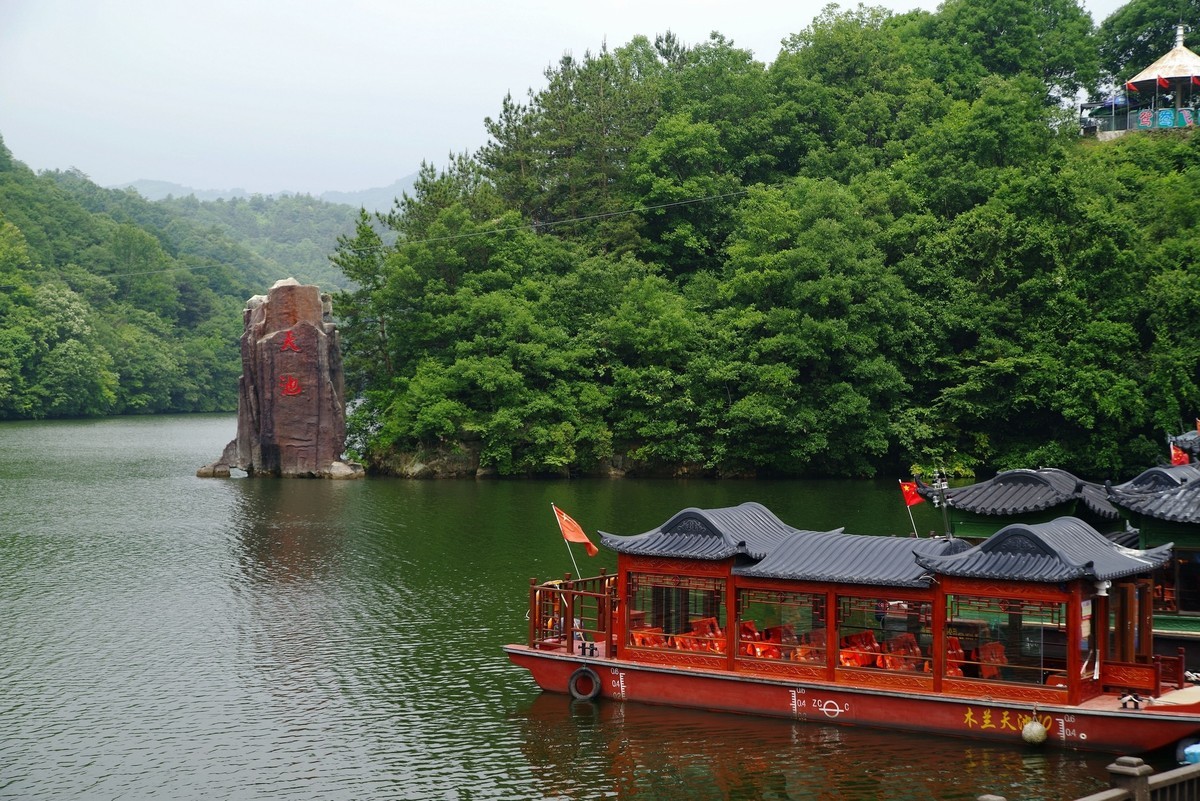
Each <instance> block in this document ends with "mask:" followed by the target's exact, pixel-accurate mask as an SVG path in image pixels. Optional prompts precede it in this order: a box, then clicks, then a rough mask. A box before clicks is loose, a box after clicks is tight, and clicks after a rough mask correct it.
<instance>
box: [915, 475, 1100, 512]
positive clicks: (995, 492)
mask: <svg viewBox="0 0 1200 801" xmlns="http://www.w3.org/2000/svg"><path fill="white" fill-rule="evenodd" d="M917 491H918V492H919V493H920V494H921V495H922V496H923V497H924V498H926V499H927V500H932V499H933V498H934V497H935V496H936V495H937V491H936V490H934V489H933V488H932V487H930V486H928V485H927V484H918V487H917ZM946 500H947V502H948V503H949V504H950V505H951V506H953V507H954V508H956V509H962V510H964V511H967V512H973V513H975V514H981V515H1016V514H1026V513H1029V512H1041V511H1045V510H1046V509H1053V508H1054V507H1056V506H1060V505H1063V504H1067V503H1071V502H1072V501H1076V500H1078V501H1082V503H1083V505H1084V506H1085V507H1086V508H1087V510H1088V511H1089V512H1091V513H1092V514H1094V515H1096V516H1098V517H1100V518H1102V519H1107V520H1115V519H1117V518H1118V517H1119V516H1120V514H1119V513H1118V512H1117V510H1116V508H1115V507H1114V506H1113V505H1112V504H1111V503H1110V502H1109V500H1108V494H1107V492H1106V490H1105V488H1104V487H1103V486H1102V485H1100V484H1094V483H1092V482H1090V481H1084V480H1082V479H1079V478H1076V477H1075V476H1073V475H1071V474H1070V473H1068V472H1067V471H1066V470H1059V469H1058V468H1056V467H1041V468H1038V469H1037V470H1006V471H1004V472H1003V473H999V474H997V475H996V476H995V478H991V479H988V480H987V481H981V482H979V483H978V484H970V485H968V486H965V487H952V488H950V489H948V490H946Z"/></svg>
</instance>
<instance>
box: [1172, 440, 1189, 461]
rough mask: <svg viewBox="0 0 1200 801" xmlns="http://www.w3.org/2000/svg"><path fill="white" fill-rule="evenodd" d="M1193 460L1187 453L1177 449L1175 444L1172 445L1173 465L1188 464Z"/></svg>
mask: <svg viewBox="0 0 1200 801" xmlns="http://www.w3.org/2000/svg"><path fill="white" fill-rule="evenodd" d="M1190 461H1191V459H1189V458H1188V455H1187V453H1186V452H1185V451H1183V450H1181V449H1180V448H1178V447H1176V445H1175V443H1173V442H1172V443H1171V464H1187V463H1188V462H1190Z"/></svg>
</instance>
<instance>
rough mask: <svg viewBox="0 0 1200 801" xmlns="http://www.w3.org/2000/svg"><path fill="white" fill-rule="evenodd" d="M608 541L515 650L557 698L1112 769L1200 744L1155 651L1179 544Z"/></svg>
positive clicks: (540, 607)
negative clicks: (846, 730)
mask: <svg viewBox="0 0 1200 801" xmlns="http://www.w3.org/2000/svg"><path fill="white" fill-rule="evenodd" d="M564 533H565V530H564ZM600 539H601V542H602V544H603V545H604V546H605V547H607V548H609V549H611V550H613V551H615V552H616V553H617V572H616V575H610V574H607V573H606V572H605V571H600V575H599V576H596V577H593V578H585V579H575V578H572V577H571V576H570V575H568V576H567V577H566V578H564V579H562V580H556V581H550V582H539V581H538V580H537V579H531V580H530V587H529V631H528V639H527V641H526V642H524V643H520V644H513V645H507V646H505V648H504V650H505V651H506V652H507V654H508V657H509V659H510V660H511V661H512V662H513V663H515V664H516V665H518V666H520V667H522V668H525V669H528V670H529V672H530V674H531V675H532V678H533V680H534V682H536V683H537V685H538V686H539V687H541V688H542V689H543V690H546V691H551V692H559V693H569V694H570V695H571V696H572V697H574V698H576V699H595V698H604V699H614V700H621V701H636V702H644V703H650V704H669V705H675V706H681V707H694V708H702V709H708V710H716V711H727V712H738V713H747V714H755V715H770V716H776V717H783V718H790V719H795V720H802V721H803V720H816V721H822V722H831V723H838V724H848V725H858V726H873V727H880V728H886V729H907V730H914V731H922V732H932V733H939V734H946V735H960V736H966V737H972V738H984V739H991V740H1002V741H1004V740H1006V741H1012V742H1017V743H1020V742H1022V741H1026V742H1039V741H1044V742H1046V743H1051V744H1055V745H1059V746H1063V747H1066V748H1075V749H1084V750H1094V751H1103V752H1109V753H1124V754H1135V753H1143V752H1147V751H1152V750H1156V749H1159V748H1165V747H1176V748H1178V749H1179V750H1180V751H1182V749H1183V748H1184V747H1187V746H1190V745H1192V744H1194V743H1195V742H1196V741H1197V739H1198V738H1200V687H1197V686H1192V684H1191V683H1190V681H1188V674H1186V673H1185V669H1184V658H1183V655H1182V653H1180V654H1178V655H1175V656H1162V655H1156V654H1155V653H1154V650H1153V631H1152V626H1151V611H1152V606H1153V601H1152V599H1153V597H1154V587H1153V576H1154V571H1155V569H1156V568H1159V567H1160V566H1162V565H1163V564H1165V563H1167V562H1168V561H1169V560H1170V558H1171V549H1170V546H1167V545H1164V546H1161V547H1157V548H1153V549H1148V550H1135V549H1130V548H1127V547H1123V546H1120V545H1118V544H1116V543H1114V542H1112V541H1111V540H1108V539H1106V538H1105V537H1104V536H1103V535H1101V534H1099V533H1098V532H1097V531H1096V530H1095V529H1094V528H1092V527H1091V526H1089V525H1088V524H1086V523H1084V522H1083V521H1080V520H1079V519H1077V518H1071V517H1063V518H1059V519H1056V520H1053V521H1047V522H1039V523H1015V524H1012V525H1008V526H1006V527H1004V528H1003V529H1001V530H1000V531H997V532H996V533H994V534H993V535H992V536H991V537H989V538H987V539H986V540H985V541H983V542H981V543H979V544H978V545H973V546H972V545H970V544H969V543H967V542H965V541H964V540H962V539H960V538H956V537H949V536H948V537H934V538H929V539H924V538H922V539H916V538H910V537H903V538H901V537H882V536H863V535H854V534H847V533H845V532H843V531H841V530H836V531H806V530H800V529H796V528H793V527H791V526H788V525H786V524H784V523H783V522H782V521H780V520H779V519H778V518H777V517H776V516H775V515H774V514H772V513H771V512H770V511H769V510H768V509H766V508H765V507H763V506H761V505H759V504H756V503H746V504H742V505H740V506H736V507H730V508H724V509H707V510H704V509H694V508H692V509H685V510H683V511H681V512H679V513H678V514H676V515H674V516H673V517H672V518H671V519H670V520H668V521H667V522H666V523H664V524H662V525H661V526H659V527H658V528H655V529H652V530H650V531H647V532H645V533H644V534H639V535H634V536H616V535H612V534H607V533H604V532H601V533H600Z"/></svg>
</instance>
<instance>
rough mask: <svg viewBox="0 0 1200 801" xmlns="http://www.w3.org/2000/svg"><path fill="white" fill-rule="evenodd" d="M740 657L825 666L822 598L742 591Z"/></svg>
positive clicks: (776, 592)
mask: <svg viewBox="0 0 1200 801" xmlns="http://www.w3.org/2000/svg"><path fill="white" fill-rule="evenodd" d="M738 610H739V611H738V638H737V652H738V655H739V656H748V657H753V658H755V659H783V660H788V661H793V662H806V663H811V664H824V663H825V595H824V593H821V594H815V593H807V592H778V591H768V590H741V591H740V592H739V593H738Z"/></svg>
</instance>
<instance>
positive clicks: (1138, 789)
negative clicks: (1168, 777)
mask: <svg viewBox="0 0 1200 801" xmlns="http://www.w3.org/2000/svg"><path fill="white" fill-rule="evenodd" d="M1152 773H1154V768H1152V767H1150V766H1149V765H1147V764H1146V763H1145V762H1143V761H1142V760H1141V759H1140V758H1138V757H1131V756H1123V757H1118V758H1117V761H1116V762H1114V763H1112V764H1111V765H1109V766H1108V783H1109V785H1110V786H1112V787H1114V788H1117V789H1120V790H1124V791H1125V792H1127V793H1129V798H1130V801H1150V774H1152Z"/></svg>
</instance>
